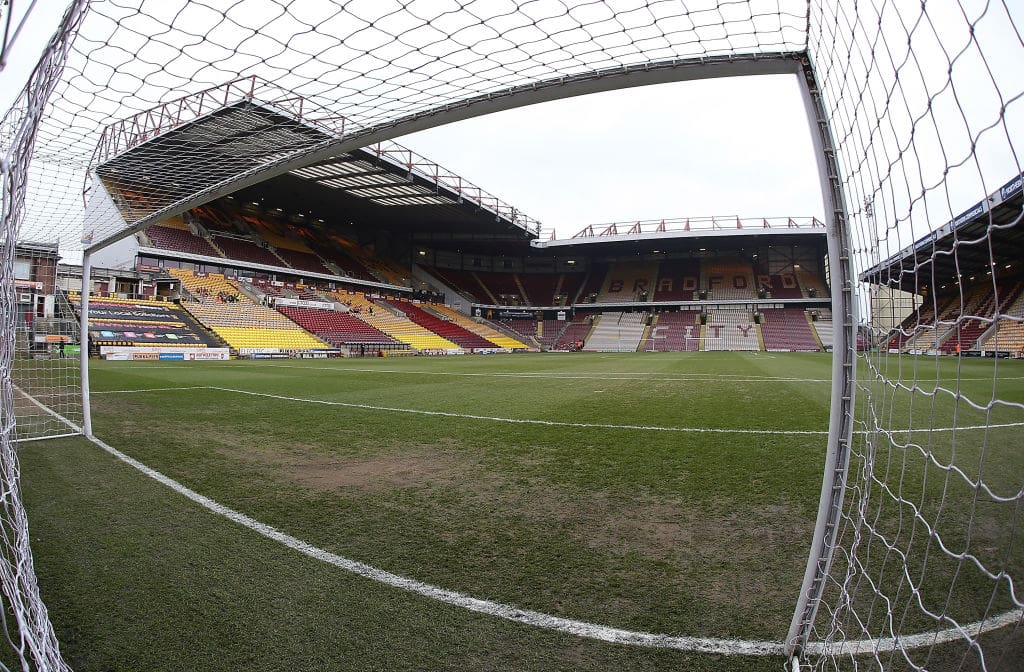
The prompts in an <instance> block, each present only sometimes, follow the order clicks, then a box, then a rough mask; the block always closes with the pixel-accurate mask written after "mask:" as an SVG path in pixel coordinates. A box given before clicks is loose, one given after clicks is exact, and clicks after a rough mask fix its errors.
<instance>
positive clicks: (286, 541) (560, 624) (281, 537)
mask: <svg viewBox="0 0 1024 672" xmlns="http://www.w3.org/2000/svg"><path fill="white" fill-rule="evenodd" d="M18 392H19V393H21V394H23V395H24V396H25V397H27V398H28V399H29V400H31V401H32V402H33V403H35V404H37V405H38V406H40V407H41V408H44V409H45V410H46V411H47V412H49V413H50V414H51V415H53V416H54V417H55V418H57V419H59V420H60V421H62V422H63V423H64V424H66V425H67V426H68V427H70V428H71V429H72V430H74V431H75V432H79V433H80V432H81V431H82V428H81V427H79V426H78V425H76V424H75V423H73V422H71V421H70V420H68V419H67V418H65V417H64V416H62V415H60V414H59V413H57V412H56V411H54V410H52V409H49V408H46V406H44V405H43V404H42V403H40V402H39V401H38V400H36V399H35V398H34V397H32V396H31V395H29V394H27V393H25V392H24V391H22V390H20V389H19V390H18ZM86 438H87V439H89V441H91V442H92V443H93V444H94V445H96V446H98V447H99V448H100V449H102V450H103V451H105V452H107V453H108V454H110V455H111V456H113V457H114V458H116V459H118V460H120V461H121V462H124V463H125V464H127V465H129V466H131V467H132V468H134V469H136V470H137V471H139V472H141V473H142V474H144V475H146V476H148V477H149V478H152V479H153V480H155V481H157V482H158V483H161V484H162V485H165V486H167V487H168V488H170V489H171V490H173V491H175V492H177V493H178V494H180V495H182V496H184V497H186V498H188V499H190V500H192V501H193V502H194V503H196V504H198V505H200V506H201V507H203V508H205V509H206V510H208V511H210V512H212V513H215V514H217V515H220V516H223V517H225V518H227V519H228V520H231V521H233V522H235V523H238V524H239V525H242V526H244V527H246V528H248V529H250V530H252V531H253V532H256V533H257V534H260V535H261V536H263V537H265V538H267V539H270V540H272V541H276V542H278V543H281V544H283V545H285V546H287V547H288V548H290V549H292V550H294V551H298V552H299V553H302V554H304V555H306V556H308V557H310V558H313V559H315V560H320V561H321V562H324V563H327V564H330V565H333V566H335V567H338V568H339V569H343V570H346V571H348V572H351V573H353V574H356V575H358V576H361V577H363V578H366V579H370V580H371V581H376V582H378V583H382V584H384V585H387V586H390V587H392V588H398V589H400V590H404V591H407V592H410V593H415V594H417V595H421V596H423V597H426V598H429V599H432V600H436V601H439V602H442V603H444V604H449V605H452V606H455V607H460V608H462V609H466V610H468V611H473V612H476V613H479V614H484V615H488V616H494V617H497V618H501V619H504V620H507V621H512V622H514V623H520V624H523V625H529V626H533V627H538V628H543V629H546V630H555V631H558V632H563V633H566V634H570V635H574V636H577V637H586V638H588V639H594V640H598V641H603V642H608V643H612V644H627V645H632V646H643V647H647V648H662V649H674V650H677V651H685V652H692V653H713V654H720V655H745V656H781V655H784V653H785V644H784V643H783V642H776V641H756V640H744V639H719V638H715V637H687V636H677V635H664V634H657V633H650V632H642V631H636V630H624V629H622V628H613V627H611V626H607V625H599V624H596V623H588V622H586V621H577V620H574V619H571V618H563V617H561V616H553V615H551V614H545V613H543V612H539V611H533V610H532V609H520V608H519V607H516V606H514V605H510V604H504V603H502V602H494V601H492V600H485V599H481V598H476V597H472V596H471V595H466V594H465V593H460V592H457V591H454V590H449V589H447V588H441V587H439V586H434V585H431V584H429V583H424V582H422V581H417V580H416V579H411V578H408V577H404V576H401V575H399V574H394V573H392V572H388V571H386V570H383V569H378V568H376V567H373V566H371V565H367V564H365V563H362V562H359V561H358V560H351V559H349V558H345V557H342V556H340V555H337V554H335V553H331V552H330V551H326V550H324V549H321V548H318V547H316V546H313V545H312V544H309V543H307V542H305V541H302V540H301V539H298V538H296V537H293V536H291V535H290V534H287V533H285V532H282V531H280V530H278V529H277V528H275V527H272V526H270V525H267V524H265V523H261V522H259V521H258V520H256V519H254V518H251V517H249V516H247V515H245V514H244V513H241V512H239V511H235V510H234V509H232V508H230V507H228V506H225V505H223V504H221V503H219V502H217V501H215V500H213V499H210V498H209V497H206V496H205V495H201V494H199V493H198V492H196V491H195V490H192V489H191V488H188V487H186V486H185V485H183V484H181V483H179V482H178V481H176V480H174V479H173V478H171V477H170V476H167V475H165V474H163V473H161V472H159V471H157V470H156V469H153V468H152V467H149V466H147V465H145V464H143V463H142V462H140V461H139V460H136V459H135V458H133V457H131V456H129V455H126V454H125V453H122V452H121V451H119V450H117V449H116V448H114V447H113V446H111V445H109V444H107V443H106V442H104V441H102V440H101V439H99V438H98V437H96V436H86ZM1021 618H1024V612H1022V611H1020V610H1011V611H1008V612H1006V613H1004V614H1000V615H999V616H994V617H992V618H989V619H986V620H984V621H978V622H977V623H971V624H968V625H966V626H963V627H954V628H948V629H946V630H940V631H938V632H926V633H920V634H916V635H908V636H906V637H901V638H898V639H893V638H880V639H867V640H853V641H847V642H843V643H842V646H843V647H845V649H844V650H846V651H850V652H854V653H869V652H872V651H889V650H893V649H895V648H897V647H900V646H902V647H903V648H921V647H925V646H930V645H931V644H932V643H933V642H936V641H954V640H956V639H957V638H960V637H963V636H965V634H966V635H970V636H975V637H976V636H978V635H980V634H983V633H986V632H990V631H992V630H996V629H999V628H1002V627H1006V626H1007V625H1011V624H1013V623H1016V622H1018V621H1019V620H1020V619H1021ZM828 646H834V645H833V644H831V643H829V644H828ZM825 647H826V643H825V642H808V644H807V646H806V647H805V648H806V650H807V651H809V652H822V651H824V650H825Z"/></svg>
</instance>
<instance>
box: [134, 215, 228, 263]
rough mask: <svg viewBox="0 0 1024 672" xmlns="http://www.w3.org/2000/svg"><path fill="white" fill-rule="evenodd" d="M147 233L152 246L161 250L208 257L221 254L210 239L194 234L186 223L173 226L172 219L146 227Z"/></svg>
mask: <svg viewBox="0 0 1024 672" xmlns="http://www.w3.org/2000/svg"><path fill="white" fill-rule="evenodd" d="M145 235H146V237H148V238H149V242H150V244H151V246H152V247H157V248H160V249H161V250H172V251H174V252H185V253H188V254H199V255H203V256H206V257H219V256H221V255H220V252H218V251H217V250H216V249H214V247H213V246H212V245H210V243H209V241H208V240H206V239H205V238H200V237H199V236H196V235H193V234H192V232H191V231H189V230H188V228H187V227H185V225H184V224H182V225H181V227H177V226H172V225H171V222H170V221H165V222H162V223H160V224H155V225H153V226H151V227H149V228H148V229H146V232H145Z"/></svg>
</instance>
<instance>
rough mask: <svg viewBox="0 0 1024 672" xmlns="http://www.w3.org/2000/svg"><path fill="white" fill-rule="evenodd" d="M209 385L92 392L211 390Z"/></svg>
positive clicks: (97, 392) (97, 391)
mask: <svg viewBox="0 0 1024 672" xmlns="http://www.w3.org/2000/svg"><path fill="white" fill-rule="evenodd" d="M209 389H211V388H210V386H209V385H190V386H188V387H140V388H137V389H134V390H132V389H125V390H90V392H89V393H90V394H129V393H131V392H175V391H178V390H209Z"/></svg>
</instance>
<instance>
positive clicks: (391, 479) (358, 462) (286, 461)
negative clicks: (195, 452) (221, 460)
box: [219, 445, 477, 494]
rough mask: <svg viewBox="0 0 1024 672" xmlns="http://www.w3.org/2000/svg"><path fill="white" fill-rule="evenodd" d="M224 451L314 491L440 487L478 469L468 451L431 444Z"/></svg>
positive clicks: (365, 491) (368, 491) (224, 447)
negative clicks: (366, 452)
mask: <svg viewBox="0 0 1024 672" xmlns="http://www.w3.org/2000/svg"><path fill="white" fill-rule="evenodd" d="M219 452H221V453H222V454H225V455H228V456H229V457H232V458H235V459H241V460H243V461H245V462H248V463H250V464H257V465H260V466H265V467H271V468H273V469H274V470H275V471H276V473H277V474H278V475H279V477H280V478H281V480H283V481H286V482H289V483H292V484H294V485H298V486H300V487H303V488H307V489H309V490H313V491H315V492H321V493H325V492H328V493H329V492H342V491H347V492H349V493H353V492H354V493H357V494H377V493H380V492H386V491H388V490H393V489H403V488H415V487H438V486H446V485H451V484H454V483H456V482H463V481H466V480H468V479H470V478H471V473H472V472H474V471H477V469H475V466H474V464H473V463H472V462H471V461H470V460H469V459H467V458H466V457H465V456H463V455H459V454H458V453H456V452H454V451H450V450H445V449H438V448H433V447H430V446H413V447H407V448H402V449H401V450H388V451H383V452H378V453H377V454H375V455H372V456H365V457H354V456H338V455H325V454H323V453H318V452H312V451H305V450H302V449H301V447H297V446H294V445H292V446H290V447H289V449H288V450H278V449H274V448H268V447H266V446H259V447H255V446H251V445H245V446H241V445H233V446H229V445H221V446H220V448H219Z"/></svg>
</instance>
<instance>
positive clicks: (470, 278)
mask: <svg viewBox="0 0 1024 672" xmlns="http://www.w3.org/2000/svg"><path fill="white" fill-rule="evenodd" d="M427 271H428V272H429V273H430V274H431V275H432V276H434V277H435V278H437V279H438V280H440V281H441V282H443V283H444V284H446V285H448V286H449V287H451V288H452V289H454V290H455V291H457V292H458V293H459V294H463V295H465V296H467V297H469V299H470V300H472V301H473V302H475V303H486V304H490V305H498V300H497V297H495V296H494V295H492V294H490V293H489V292H488V290H487V288H486V287H484V286H483V285H482V284H481V283H480V280H479V278H478V277H477V276H476V275H474V274H473V273H471V272H470V271H459V270H456V269H453V268H434V267H429V268H427Z"/></svg>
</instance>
